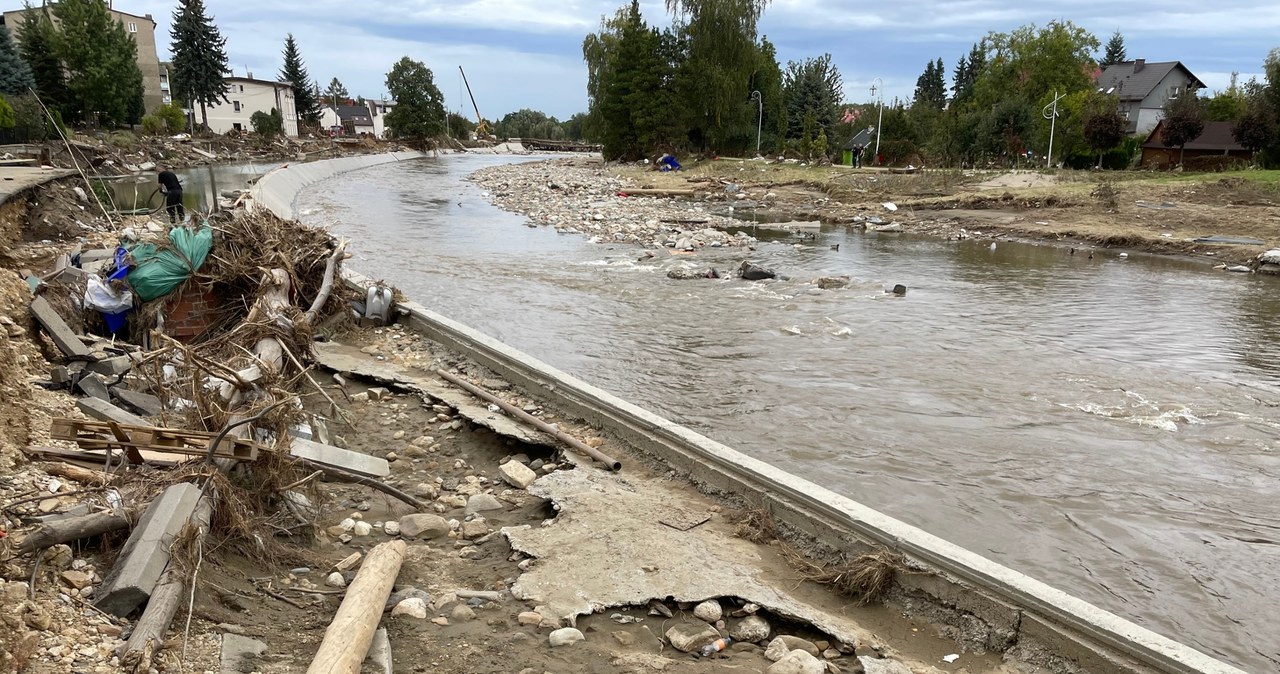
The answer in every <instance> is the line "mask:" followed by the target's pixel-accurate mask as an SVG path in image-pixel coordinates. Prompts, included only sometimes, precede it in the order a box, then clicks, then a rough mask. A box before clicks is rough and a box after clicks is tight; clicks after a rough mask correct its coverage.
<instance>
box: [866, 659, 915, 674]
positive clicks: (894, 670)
mask: <svg viewBox="0 0 1280 674" xmlns="http://www.w3.org/2000/svg"><path fill="white" fill-rule="evenodd" d="M858 662H860V663H862V670H863V671H864V672H865V673H866V674H909V673H910V672H911V668H910V667H908V666H906V665H904V664H902V663H901V662H898V661H897V660H893V659H890V658H873V657H871V656H869V655H863V656H861V657H859V658H858Z"/></svg>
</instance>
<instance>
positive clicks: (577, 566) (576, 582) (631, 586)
mask: <svg viewBox="0 0 1280 674" xmlns="http://www.w3.org/2000/svg"><path fill="white" fill-rule="evenodd" d="M529 492H530V493H532V494H534V495H535V496H540V497H542V498H546V499H549V500H551V501H552V502H553V503H555V504H556V505H558V506H559V508H560V512H559V514H558V515H557V516H556V518H555V519H554V520H551V521H550V524H548V525H547V526H541V527H528V526H525V527H511V528H507V529H503V533H504V534H505V535H506V537H507V539H508V540H509V541H510V542H511V547H512V548H513V549H515V550H518V551H520V552H523V553H525V554H527V555H530V556H532V557H536V558H537V559H538V562H537V563H536V564H535V565H534V566H533V567H532V568H531V569H530V570H529V571H528V572H526V573H525V574H523V575H522V576H520V578H519V579H518V580H516V583H515V585H514V586H513V587H512V588H511V593H512V594H513V595H515V596H516V598H518V599H524V600H528V601H532V602H535V603H537V604H540V605H543V606H546V607H548V608H549V609H551V611H552V612H553V613H554V614H555V615H556V616H557V617H561V618H564V619H568V620H570V621H572V620H574V619H576V617H577V616H580V615H586V614H589V613H593V612H598V611H602V610H604V609H606V608H611V607H616V606H629V605H643V604H646V603H648V602H649V600H650V599H654V598H665V597H674V598H675V599H676V600H677V601H688V602H698V601H703V600H706V599H711V598H715V597H741V598H742V599H745V600H747V601H750V602H753V603H756V604H759V605H761V606H763V607H766V608H768V609H769V610H771V611H773V612H774V613H777V614H779V615H782V616H785V617H788V618H791V619H794V620H800V621H803V622H807V623H810V624H812V625H814V626H815V627H817V628H818V629H820V630H822V631H824V632H826V633H827V634H829V635H830V636H832V637H833V638H835V639H837V640H840V641H844V642H847V643H866V642H867V641H868V640H869V639H870V638H871V634H870V632H868V631H867V630H866V629H864V628H862V627H860V626H859V625H857V624H856V623H854V622H853V621H851V620H849V619H848V618H844V617H841V616H839V615H836V614H834V613H831V612H829V611H827V610H824V609H821V608H817V607H814V606H812V605H810V604H807V603H805V602H803V601H801V600H799V599H797V598H796V597H795V596H793V595H792V594H790V593H788V592H786V591H785V590H783V589H780V588H783V587H786V586H788V585H789V584H791V585H793V584H794V582H795V580H794V577H792V578H791V581H792V582H791V583H787V582H779V580H783V578H781V577H782V576H784V575H788V573H787V572H786V571H785V570H784V571H781V572H779V570H778V569H777V562H776V561H775V562H772V563H766V561H765V560H763V559H762V558H761V556H760V553H759V549H758V547H757V546H756V544H754V543H750V542H748V541H745V540H743V539H741V538H738V537H736V536H734V534H733V527H732V526H731V525H730V524H729V523H728V522H727V521H725V518H724V517H722V516H719V515H714V516H713V517H712V518H711V520H710V521H709V522H707V523H705V524H702V525H700V526H695V527H694V528H692V529H690V530H688V531H679V530H676V529H673V528H671V527H669V526H667V525H665V524H662V523H661V522H660V521H659V520H660V518H661V517H662V516H663V515H664V514H665V513H667V512H670V511H672V510H676V509H679V510H683V511H688V512H699V511H701V512H706V511H707V510H708V505H707V504H706V502H702V501H695V500H693V499H691V498H690V497H689V496H688V495H687V493H685V492H680V491H677V490H674V489H668V488H667V487H665V486H664V485H662V483H661V482H659V481H656V480H651V479H647V480H643V481H642V482H634V483H633V482H632V481H630V480H629V479H628V478H627V477H626V476H625V475H622V474H614V473H605V472H603V471H598V470H592V469H587V468H580V469H577V470H570V471H559V472H556V473H552V474H551V475H548V476H546V477H543V478H540V479H539V480H538V481H537V482H534V483H533V484H532V485H530V486H529ZM771 568H772V577H771V578H770V577H766V576H767V575H769V574H770V573H771ZM586 570H589V573H587V572H584V571H586Z"/></svg>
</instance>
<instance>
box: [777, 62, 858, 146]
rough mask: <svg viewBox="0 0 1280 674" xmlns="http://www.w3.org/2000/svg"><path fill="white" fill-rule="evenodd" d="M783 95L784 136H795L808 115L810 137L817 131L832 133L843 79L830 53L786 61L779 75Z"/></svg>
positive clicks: (801, 128)
mask: <svg viewBox="0 0 1280 674" xmlns="http://www.w3.org/2000/svg"><path fill="white" fill-rule="evenodd" d="M782 86H783V92H784V95H785V96H786V97H787V136H788V137H789V138H796V137H799V136H800V135H801V134H802V133H803V132H804V131H805V130H806V129H805V127H806V126H807V122H808V121H809V119H810V116H812V123H813V126H812V128H809V129H808V131H809V137H810V139H813V138H816V137H817V135H818V134H819V133H825V134H827V135H828V137H830V136H831V135H833V134H834V132H835V126H836V118H837V108H838V107H839V104H840V98H841V96H842V94H843V92H844V80H843V78H842V77H841V76H840V71H839V70H838V69H836V67H835V65H833V64H832V62H831V54H823V55H822V56H819V57H817V58H810V59H805V60H804V61H791V62H789V63H787V70H786V72H785V73H784V74H783V85H782Z"/></svg>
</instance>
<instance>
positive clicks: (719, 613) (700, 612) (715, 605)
mask: <svg viewBox="0 0 1280 674" xmlns="http://www.w3.org/2000/svg"><path fill="white" fill-rule="evenodd" d="M693 615H694V616H695V617H696V618H698V619H699V620H704V621H706V622H709V623H714V622H715V621H717V620H719V619H721V618H723V617H724V609H722V608H720V602H718V601H716V600H714V599H708V600H707V601H704V602H702V603H701V604H698V605H697V606H694V607H693Z"/></svg>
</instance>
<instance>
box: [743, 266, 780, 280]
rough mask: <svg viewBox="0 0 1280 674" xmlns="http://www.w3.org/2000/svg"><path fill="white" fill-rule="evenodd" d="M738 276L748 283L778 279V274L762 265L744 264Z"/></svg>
mask: <svg viewBox="0 0 1280 674" xmlns="http://www.w3.org/2000/svg"><path fill="white" fill-rule="evenodd" d="M738 276H740V277H742V278H743V279H745V280H747V281H763V280H765V279H771V278H777V277H778V274H777V272H775V271H773V270H772V269H765V268H764V267H761V266H760V265H755V264H751V263H750V262H743V263H742V266H741V267H739V268H738Z"/></svg>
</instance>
